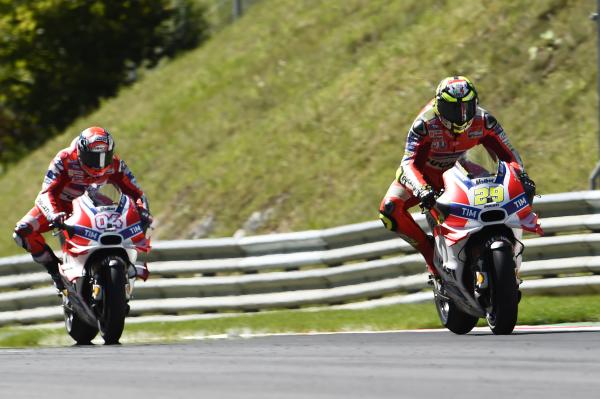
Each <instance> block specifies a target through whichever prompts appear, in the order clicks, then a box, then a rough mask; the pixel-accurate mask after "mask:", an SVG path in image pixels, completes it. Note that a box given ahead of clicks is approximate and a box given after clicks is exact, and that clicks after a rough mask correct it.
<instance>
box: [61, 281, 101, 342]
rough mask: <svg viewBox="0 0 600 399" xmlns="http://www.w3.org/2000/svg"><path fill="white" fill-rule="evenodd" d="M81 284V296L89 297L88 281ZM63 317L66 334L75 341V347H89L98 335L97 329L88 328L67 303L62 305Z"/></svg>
mask: <svg viewBox="0 0 600 399" xmlns="http://www.w3.org/2000/svg"><path fill="white" fill-rule="evenodd" d="M83 284H84V286H83V287H82V294H83V295H86V297H89V295H90V292H91V291H90V290H91V287H90V284H89V281H88V282H83ZM63 315H64V319H65V328H66V330H67V333H68V334H69V335H70V336H71V338H73V339H74V340H75V342H76V343H77V345H90V344H91V343H92V340H93V339H94V338H95V337H96V335H98V328H96V327H93V326H90V325H89V324H88V323H86V322H85V321H83V320H82V319H81V318H80V317H79V316H78V315H77V313H75V311H74V310H73V309H72V308H70V307H69V306H68V304H67V303H64V304H63Z"/></svg>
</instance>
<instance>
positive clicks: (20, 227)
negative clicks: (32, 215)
mask: <svg viewBox="0 0 600 399" xmlns="http://www.w3.org/2000/svg"><path fill="white" fill-rule="evenodd" d="M32 232H33V229H32V228H31V226H30V225H28V224H27V223H19V224H17V227H15V230H14V232H13V239H14V240H15V242H16V243H17V245H18V246H20V247H23V248H24V249H26V250H27V251H29V245H27V241H26V240H25V237H27V236H28V235H29V234H31V233H32Z"/></svg>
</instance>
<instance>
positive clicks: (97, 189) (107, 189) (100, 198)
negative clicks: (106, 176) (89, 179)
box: [87, 183, 121, 206]
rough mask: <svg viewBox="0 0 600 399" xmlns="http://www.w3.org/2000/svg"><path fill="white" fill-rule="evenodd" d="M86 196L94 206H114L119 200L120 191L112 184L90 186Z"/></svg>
mask: <svg viewBox="0 0 600 399" xmlns="http://www.w3.org/2000/svg"><path fill="white" fill-rule="evenodd" d="M87 195H88V197H90V199H91V200H92V202H93V203H94V205H96V206H108V205H116V204H118V203H119V200H120V199H121V190H119V188H118V187H116V186H115V185H113V184H110V183H107V184H102V185H96V184H92V185H91V186H90V187H88V189H87Z"/></svg>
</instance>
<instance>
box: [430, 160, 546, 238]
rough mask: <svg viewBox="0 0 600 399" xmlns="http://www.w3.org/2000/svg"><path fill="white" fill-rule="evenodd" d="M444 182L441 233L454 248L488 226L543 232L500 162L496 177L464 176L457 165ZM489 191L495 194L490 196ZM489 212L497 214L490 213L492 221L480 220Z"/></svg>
mask: <svg viewBox="0 0 600 399" xmlns="http://www.w3.org/2000/svg"><path fill="white" fill-rule="evenodd" d="M443 179H444V186H445V191H444V193H443V194H442V195H441V196H440V197H439V198H438V200H437V203H438V204H439V206H440V208H443V209H445V213H446V215H445V217H443V220H440V222H441V223H440V233H441V234H442V235H443V236H444V237H445V239H446V240H447V241H448V242H447V244H448V245H454V244H456V243H457V242H459V241H461V240H463V239H464V238H466V237H468V236H469V235H471V234H473V233H475V232H477V231H478V230H480V229H481V228H483V227H484V226H486V225H490V224H505V225H507V226H508V227H511V228H519V229H523V230H526V231H531V232H534V233H537V234H542V233H543V232H542V229H541V227H540V225H539V221H538V216H537V215H536V214H535V213H534V212H533V209H532V207H531V204H530V203H529V201H528V200H527V196H526V194H525V192H524V190H523V187H522V185H521V183H520V181H519V179H518V178H517V174H516V173H515V171H514V169H513V168H512V167H511V166H510V165H509V164H507V163H505V162H499V164H498V170H497V172H496V174H495V175H491V176H487V177H478V178H471V177H469V176H467V175H466V174H465V171H464V169H463V168H462V167H461V166H459V165H457V166H455V167H453V168H451V169H449V170H448V171H446V172H445V173H444V176H443ZM491 192H493V193H494V194H496V195H495V196H492V195H491V194H490V193H491ZM482 193H483V194H485V193H487V196H485V197H484V196H482V195H481V194H482ZM482 200H485V202H482ZM491 210H495V211H496V212H495V213H494V214H493V215H494V218H495V219H494V220H488V221H484V220H482V216H485V214H486V213H487V212H488V211H491ZM490 215H491V214H490Z"/></svg>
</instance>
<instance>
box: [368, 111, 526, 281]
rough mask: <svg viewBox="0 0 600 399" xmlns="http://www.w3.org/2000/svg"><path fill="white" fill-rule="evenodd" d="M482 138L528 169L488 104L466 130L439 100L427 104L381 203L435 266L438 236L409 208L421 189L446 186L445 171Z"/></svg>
mask: <svg viewBox="0 0 600 399" xmlns="http://www.w3.org/2000/svg"><path fill="white" fill-rule="evenodd" d="M477 144H482V145H483V146H484V147H485V148H486V149H487V150H488V151H490V152H491V153H493V154H495V155H496V156H497V157H498V158H499V159H500V160H502V161H505V162H508V163H510V165H511V166H513V167H514V168H515V169H516V170H517V173H518V174H521V173H524V172H525V169H524V167H523V162H522V161H521V157H520V156H519V154H518V153H517V151H516V150H515V149H514V148H513V147H512V145H511V144H510V142H509V141H508V137H507V136H506V133H505V132H504V129H503V128H502V126H501V125H500V124H499V123H498V122H497V121H496V119H495V118H494V117H493V116H492V115H491V114H490V113H489V112H487V111H486V110H485V109H483V108H481V107H479V106H477V111H476V114H475V116H474V118H473V122H472V124H471V126H470V127H469V128H468V129H467V130H466V131H465V132H463V133H460V134H454V133H452V132H451V131H450V130H448V129H447V128H446V127H445V126H444V125H443V123H442V122H441V120H440V118H439V117H438V116H437V115H436V114H435V112H434V110H433V101H431V102H430V103H429V104H427V105H426V106H425V108H423V110H422V111H421V112H420V114H419V115H418V116H417V118H416V119H415V121H414V122H413V125H412V127H411V128H410V130H409V132H408V136H407V139H406V148H405V153H404V157H403V158H402V162H401V163H400V167H399V168H398V171H397V173H396V180H394V181H393V182H392V184H391V185H390V187H389V189H388V191H387V193H386V195H385V197H384V198H383V200H382V201H381V204H380V207H379V213H380V219H381V220H382V221H383V223H384V225H385V226H386V228H388V229H389V230H392V231H395V232H396V233H398V234H399V235H400V236H401V237H402V238H404V239H405V240H406V241H407V242H408V243H410V244H411V245H412V246H413V247H414V248H415V249H416V250H418V251H419V252H420V253H421V254H422V255H423V256H424V258H425V261H426V262H427V268H428V269H429V271H430V273H432V274H436V272H435V269H434V268H433V240H431V237H428V236H427V235H426V234H425V232H424V231H423V230H422V229H421V228H420V227H419V225H418V224H417V223H416V222H415V221H414V219H413V218H412V216H411V215H410V213H409V212H408V209H409V208H411V207H413V206H415V205H417V204H419V198H418V196H419V193H420V192H421V191H423V190H428V189H429V188H430V187H431V188H432V189H434V190H436V191H440V190H441V189H442V188H443V180H442V175H443V173H444V172H445V171H446V170H448V169H450V168H452V167H453V166H454V164H455V163H456V161H457V160H458V159H459V158H460V157H461V155H463V154H464V153H465V152H466V151H467V150H468V149H470V148H472V147H474V146H476V145H477Z"/></svg>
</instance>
